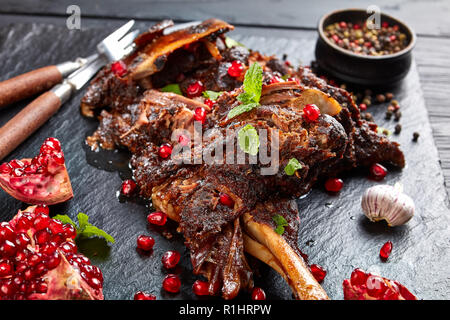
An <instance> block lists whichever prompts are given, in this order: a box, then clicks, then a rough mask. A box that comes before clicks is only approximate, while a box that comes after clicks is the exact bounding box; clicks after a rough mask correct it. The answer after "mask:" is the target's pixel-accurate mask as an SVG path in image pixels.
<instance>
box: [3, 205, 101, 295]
mask: <svg viewBox="0 0 450 320" xmlns="http://www.w3.org/2000/svg"><path fill="white" fill-rule="evenodd" d="M75 236H76V230H75V228H74V227H73V226H72V225H70V224H63V223H62V222H61V221H59V220H55V219H52V218H50V217H49V216H48V208H47V207H45V206H38V207H29V208H27V209H26V210H25V211H19V213H18V214H17V215H16V216H15V217H14V218H13V219H12V220H11V221H10V222H2V223H1V224H0V300H1V299H8V300H11V299H12V300H15V299H20V300H22V299H42V300H56V299H103V294H102V285H103V275H102V272H101V271H100V269H99V268H98V267H96V266H93V265H91V262H90V261H89V259H88V258H86V257H85V256H83V255H81V254H77V247H76V245H75V243H74V238H75Z"/></svg>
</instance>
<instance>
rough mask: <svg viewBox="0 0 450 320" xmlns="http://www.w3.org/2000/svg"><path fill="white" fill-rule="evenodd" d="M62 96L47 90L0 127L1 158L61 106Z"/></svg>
mask: <svg viewBox="0 0 450 320" xmlns="http://www.w3.org/2000/svg"><path fill="white" fill-rule="evenodd" d="M61 104H62V101H61V98H60V97H59V96H58V95H57V94H55V93H54V92H53V91H47V92H45V93H44V94H42V95H40V96H39V97H38V98H36V99H35V100H33V102H31V103H30V104H29V105H27V106H26V107H25V108H23V109H22V110H21V111H20V112H19V113H18V114H16V115H15V116H14V117H13V118H12V119H11V120H9V121H8V122H7V123H6V124H5V125H4V126H3V127H1V128H0V160H1V159H3V158H4V157H6V156H7V155H8V154H9V153H10V152H11V151H13V150H14V149H15V148H16V147H17V146H18V145H20V144H21V143H22V142H23V141H24V140H25V139H27V138H28V137H29V136H30V135H31V134H32V133H33V132H35V131H36V130H37V129H38V128H39V127H41V126H42V125H43V124H44V123H45V122H46V121H47V120H48V119H50V117H51V116H52V115H53V114H55V113H56V112H57V111H58V110H59V108H60V107H61Z"/></svg>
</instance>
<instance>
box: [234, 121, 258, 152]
mask: <svg viewBox="0 0 450 320" xmlns="http://www.w3.org/2000/svg"><path fill="white" fill-rule="evenodd" d="M238 142H239V147H240V148H241V149H242V151H244V152H245V153H248V154H251V155H252V156H256V155H257V154H258V150H259V135H258V132H257V131H256V129H255V127H253V126H252V125H251V124H248V125H246V126H245V127H243V128H242V129H241V130H239V132H238Z"/></svg>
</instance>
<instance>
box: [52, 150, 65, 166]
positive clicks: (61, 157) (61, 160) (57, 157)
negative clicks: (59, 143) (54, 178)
mask: <svg viewBox="0 0 450 320" xmlns="http://www.w3.org/2000/svg"><path fill="white" fill-rule="evenodd" d="M52 159H53V161H55V162H56V164H59V165H63V164H64V161H65V159H64V154H63V153H62V152H57V153H55V154H54V155H53V157H52Z"/></svg>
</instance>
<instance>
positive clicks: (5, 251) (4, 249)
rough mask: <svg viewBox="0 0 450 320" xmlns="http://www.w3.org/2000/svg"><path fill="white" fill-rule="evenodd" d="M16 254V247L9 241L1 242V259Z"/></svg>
mask: <svg viewBox="0 0 450 320" xmlns="http://www.w3.org/2000/svg"><path fill="white" fill-rule="evenodd" d="M15 253H16V246H15V245H14V243H12V242H11V241H9V240H6V241H5V242H3V244H2V245H1V246H0V256H1V257H11V256H13V255H14V254H15Z"/></svg>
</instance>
